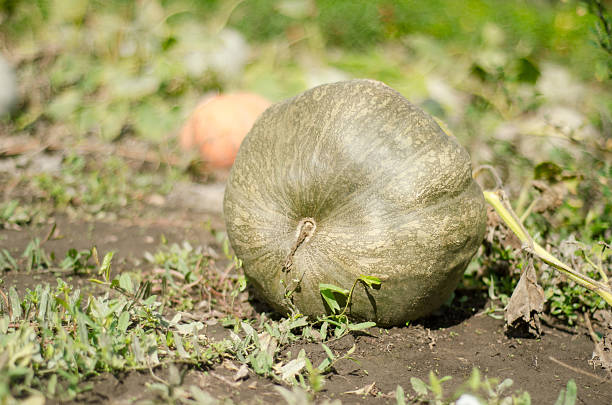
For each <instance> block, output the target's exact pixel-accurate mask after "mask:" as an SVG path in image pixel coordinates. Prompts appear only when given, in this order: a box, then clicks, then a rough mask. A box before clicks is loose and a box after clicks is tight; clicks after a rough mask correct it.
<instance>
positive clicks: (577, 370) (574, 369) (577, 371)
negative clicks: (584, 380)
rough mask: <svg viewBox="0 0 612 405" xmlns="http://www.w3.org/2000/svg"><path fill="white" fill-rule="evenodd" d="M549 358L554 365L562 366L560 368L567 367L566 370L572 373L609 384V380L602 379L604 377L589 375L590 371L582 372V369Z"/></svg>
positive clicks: (551, 357)
mask: <svg viewBox="0 0 612 405" xmlns="http://www.w3.org/2000/svg"><path fill="white" fill-rule="evenodd" d="M548 358H549V359H550V360H551V361H553V362H554V363H557V364H558V365H560V366H563V367H565V368H567V369H569V370H572V371H574V372H576V373H580V374H583V375H586V376H588V377H591V378H593V379H595V380H597V381H599V382H607V381H608V379H607V378H602V377H600V376H598V375H595V374H592V373H589V372H588V371H584V370H581V369H579V368H576V367H573V366H570V365H569V364H566V363H564V362H562V361H561V360H557V359H555V358H554V357H553V356H548Z"/></svg>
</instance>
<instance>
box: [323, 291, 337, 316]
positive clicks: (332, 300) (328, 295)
mask: <svg viewBox="0 0 612 405" xmlns="http://www.w3.org/2000/svg"><path fill="white" fill-rule="evenodd" d="M321 296H322V297H323V299H324V300H325V303H326V304H327V306H328V307H329V309H331V311H332V313H336V312H340V304H338V301H336V297H335V296H334V293H333V291H330V290H321Z"/></svg>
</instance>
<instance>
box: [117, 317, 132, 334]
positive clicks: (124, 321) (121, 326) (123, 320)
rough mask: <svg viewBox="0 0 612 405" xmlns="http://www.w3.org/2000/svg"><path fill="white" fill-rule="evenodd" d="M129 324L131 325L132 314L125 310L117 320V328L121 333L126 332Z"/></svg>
mask: <svg viewBox="0 0 612 405" xmlns="http://www.w3.org/2000/svg"><path fill="white" fill-rule="evenodd" d="M128 326H130V314H129V313H128V312H123V313H122V314H121V315H120V316H119V321H118V322H117V329H118V330H119V332H121V333H125V331H126V330H127V328H128Z"/></svg>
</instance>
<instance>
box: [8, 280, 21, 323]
mask: <svg viewBox="0 0 612 405" xmlns="http://www.w3.org/2000/svg"><path fill="white" fill-rule="evenodd" d="M9 299H10V301H11V310H12V311H13V312H12V316H11V322H15V321H16V320H18V319H19V318H21V314H22V312H21V302H20V301H19V295H18V294H17V290H16V289H15V287H11V288H10V289H9Z"/></svg>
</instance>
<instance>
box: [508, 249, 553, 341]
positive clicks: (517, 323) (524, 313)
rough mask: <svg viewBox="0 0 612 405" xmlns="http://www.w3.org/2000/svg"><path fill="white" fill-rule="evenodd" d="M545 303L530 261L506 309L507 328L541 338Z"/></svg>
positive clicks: (542, 291)
mask: <svg viewBox="0 0 612 405" xmlns="http://www.w3.org/2000/svg"><path fill="white" fill-rule="evenodd" d="M545 301H546V297H545V295H544V290H543V289H542V287H540V285H539V284H538V279H537V276H536V272H535V268H534V267H533V260H532V259H530V260H529V263H528V265H527V268H525V270H524V271H523V274H521V278H520V280H519V282H518V284H517V285H516V287H515V289H514V291H513V292H512V297H510V301H509V302H508V306H507V307H506V311H505V313H504V318H505V321H506V327H507V328H509V329H515V330H522V331H526V332H527V333H528V334H529V335H533V336H540V333H541V324H540V317H539V314H540V313H541V312H542V311H543V310H544V302H545Z"/></svg>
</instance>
